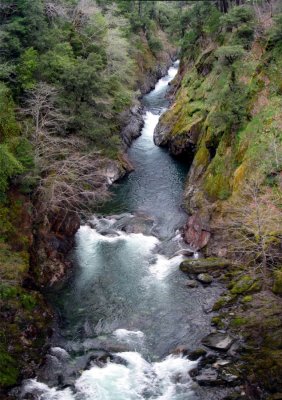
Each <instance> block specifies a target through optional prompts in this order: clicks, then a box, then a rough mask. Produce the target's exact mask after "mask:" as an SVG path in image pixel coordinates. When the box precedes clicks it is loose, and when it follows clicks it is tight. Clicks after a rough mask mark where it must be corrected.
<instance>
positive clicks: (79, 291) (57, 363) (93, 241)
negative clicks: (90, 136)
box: [18, 68, 224, 399]
mask: <svg viewBox="0 0 282 400" xmlns="http://www.w3.org/2000/svg"><path fill="white" fill-rule="evenodd" d="M175 73H176V69H175V68H174V70H173V69H171V74H170V72H169V74H168V76H167V77H165V78H163V79H161V80H160V81H159V83H158V84H157V85H156V88H155V91H153V92H152V93H151V94H150V95H148V96H147V97H146V98H145V101H144V103H145V104H144V106H145V107H150V111H149V110H148V109H147V111H146V114H145V118H144V121H145V125H144V128H143V131H142V136H141V137H140V138H139V139H137V140H136V141H135V142H134V143H133V146H132V147H131V148H130V150H129V157H130V158H131V160H132V161H133V163H134V165H135V166H136V168H135V171H134V172H133V173H132V174H130V175H129V176H128V177H127V178H126V180H125V181H123V182H121V183H120V184H118V187H116V188H115V192H116V204H113V203H110V205H108V208H110V209H111V210H112V211H114V212H115V213H117V212H118V214H119V215H117V214H115V215H110V216H108V217H100V218H98V219H97V218H94V219H92V221H91V220H90V222H89V224H88V225H85V226H82V227H81V228H80V230H79V232H78V234H77V240H76V249H75V252H74V255H73V257H74V258H73V262H75V264H76V268H75V273H74V276H73V277H72V278H71V280H70V281H69V282H68V283H67V284H66V285H65V287H63V288H60V290H59V291H58V293H57V294H56V292H51V293H50V295H49V299H50V301H52V302H53V305H54V307H55V308H56V309H57V310H58V311H59V315H60V318H59V320H58V326H57V330H56V333H55V334H54V335H53V338H52V340H51V343H50V345H51V346H52V347H51V350H50V352H49V353H48V355H47V358H46V364H45V365H43V367H42V368H41V370H40V371H39V372H38V376H39V381H41V382H38V383H36V381H27V382H26V383H25V384H24V385H23V387H22V389H21V394H20V396H22V398H25V396H27V395H29V396H32V394H33V396H38V395H39V394H40V393H41V395H44V396H45V397H46V398H47V399H49V398H52V396H58V397H59V398H73V396H74V395H75V396H80V395H81V396H83V393H86V392H85V391H87V392H89V393H92V391H94V392H97V391H98V392H99V391H100V390H102V391H103V392H104V391H105V393H107V395H108V396H112V397H113V398H115V399H116V398H117V396H121V397H120V398H122V399H124V398H130V399H131V398H135V397H134V396H140V395H141V396H144V398H150V396H153V397H154V396H164V395H165V396H168V397H167V398H173V399H175V398H179V399H182V398H183V396H186V397H185V398H187V396H189V398H191V399H193V398H198V397H197V394H196V390H195V388H194V387H193V385H194V384H193V381H192V379H191V377H190V376H189V375H188V371H189V370H190V369H192V368H194V367H195V366H196V364H197V362H196V361H192V360H189V359H188V358H186V357H184V358H183V354H181V352H180V353H174V354H173V355H170V356H168V354H169V353H170V352H173V351H174V349H175V348H176V347H177V346H179V345H185V346H186V348H187V346H188V347H189V348H191V349H196V348H198V347H199V346H200V343H201V339H202V337H203V336H204V335H205V334H208V333H209V332H210V326H209V323H210V318H211V316H207V314H206V310H207V309H210V308H211V307H212V304H213V303H214V302H215V300H216V298H217V297H218V295H219V294H220V293H221V292H222V287H221V286H220V285H218V284H217V283H216V282H214V283H213V284H211V285H209V286H205V285H203V286H202V285H200V286H199V287H198V288H195V289H193V290H192V292H191V291H190V295H189V290H188V289H187V287H186V281H187V278H186V277H185V275H184V274H182V272H180V271H179V270H178V265H179V263H180V261H181V260H182V259H183V258H184V256H183V255H181V254H178V253H179V251H180V252H183V251H184V252H189V248H187V247H186V246H185V243H184V242H183V239H182V237H181V235H180V234H179V232H178V229H179V228H180V227H181V226H182V225H183V223H184V221H185V219H186V215H185V213H183V212H182V211H181V199H182V188H183V184H184V180H185V176H186V173H187V168H188V167H189V166H187V165H185V164H184V165H183V164H182V163H181V162H179V161H177V160H175V161H173V160H172V159H171V157H170V156H169V155H168V154H167V153H166V152H164V151H163V150H161V149H160V148H158V147H156V146H154V144H153V131H154V128H155V126H156V124H157V121H158V118H159V113H160V112H162V111H163V109H164V107H167V106H168V101H167V100H166V99H165V97H164V96H165V93H166V88H167V84H168V81H169V80H171V79H172V78H173V77H174V76H175ZM161 96H162V97H161ZM184 167H185V168H184ZM157 168H158V169H157ZM158 171H159V172H158ZM149 172H150V173H149ZM152 172H153V175H152ZM142 182H143V183H142ZM171 185H173V186H171ZM173 187H174V189H173ZM168 188H170V190H168ZM156 189H157V190H156ZM172 189H173V190H172ZM156 196H157V197H156ZM121 199H122V200H123V201H121ZM128 200H130V201H128ZM160 204H161V205H162V208H160ZM163 209H165V210H166V214H165V215H164V213H163ZM105 211H106V210H103V213H104V212H105ZM121 211H123V212H124V211H126V214H122V213H121ZM104 215H105V213H104ZM187 296H188V297H187ZM70 299H72V300H73V301H71V302H70ZM133 350H134V352H133V353H132V351H133ZM107 359H110V360H112V362H110V363H106V364H104V363H105V362H106V360H107ZM70 360H72V362H71V364H70ZM102 365H104V368H102V370H101V369H100V368H99V367H101V366H102ZM80 370H84V372H83V373H82V375H81V372H79V371H80ZM80 375H81V376H80ZM177 376H179V378H177V379H176V377H177ZM110 380H111V382H112V383H111V384H110ZM120 380H122V381H123V382H124V384H123V386H122V387H121V386H120V385H119V383H118V382H119V381H120ZM134 382H135V384H134ZM153 382H155V383H153ZM46 384H47V385H50V386H56V389H55V388H53V389H50V388H48V386H47V385H46ZM66 386H67V388H66V389H64V388H65V387H66ZM149 388H150V389H149ZM148 390H149V392H148ZM198 390H204V389H199V388H198ZM222 390H223V392H224V389H222ZM222 390H220V392H222ZM94 392H93V393H94ZM101 393H102V392H101ZM209 393H210V394H209ZM223 394H224V393H222V395H223ZM18 395H19V393H18ZM93 395H94V394H93ZM210 395H211V397H209V396H210ZM128 396H129V397H128ZM132 396H133V397H132ZM176 396H177V397H176ZM195 396H196V397H195ZM207 396H208V397H207ZM212 396H214V393H212V391H210V392H209V390H208V391H206V392H205V398H215V397H212ZM110 398H111V397H110ZM200 398H201V397H200Z"/></svg>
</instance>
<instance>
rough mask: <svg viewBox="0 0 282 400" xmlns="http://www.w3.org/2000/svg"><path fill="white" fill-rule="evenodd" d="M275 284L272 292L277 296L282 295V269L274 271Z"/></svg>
mask: <svg viewBox="0 0 282 400" xmlns="http://www.w3.org/2000/svg"><path fill="white" fill-rule="evenodd" d="M273 275H274V282H273V287H272V291H273V293H275V294H280V295H282V268H279V269H277V270H276V271H274V274H273Z"/></svg>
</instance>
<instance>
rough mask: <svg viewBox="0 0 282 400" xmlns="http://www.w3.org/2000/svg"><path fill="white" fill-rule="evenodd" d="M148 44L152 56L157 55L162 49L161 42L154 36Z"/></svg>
mask: <svg viewBox="0 0 282 400" xmlns="http://www.w3.org/2000/svg"><path fill="white" fill-rule="evenodd" d="M148 44H149V47H150V49H151V51H152V53H153V54H157V53H158V52H160V51H162V49H163V45H162V42H161V40H160V39H159V38H157V37H156V36H151V37H150V39H149V40H148Z"/></svg>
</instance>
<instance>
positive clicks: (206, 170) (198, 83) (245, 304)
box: [161, 0, 282, 399]
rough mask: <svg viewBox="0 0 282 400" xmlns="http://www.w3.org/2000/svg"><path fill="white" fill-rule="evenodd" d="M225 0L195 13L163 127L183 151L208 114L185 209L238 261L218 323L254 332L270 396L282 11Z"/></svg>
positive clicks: (275, 376)
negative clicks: (198, 120)
mask: <svg viewBox="0 0 282 400" xmlns="http://www.w3.org/2000/svg"><path fill="white" fill-rule="evenodd" d="M218 3H220V5H221V6H220V7H219V8H220V10H218V8H217V5H218ZM218 3H217V4H216V3H215V2H204V1H203V2H195V3H194V4H193V5H191V9H192V10H190V11H189V10H187V15H186V18H185V21H186V25H185V34H184V36H183V40H182V64H181V65H182V71H183V79H182V82H181V85H180V88H179V89H178V91H177V93H176V97H175V102H174V104H173V106H172V107H171V108H170V109H169V110H168V111H167V113H166V114H165V115H163V116H162V118H161V124H163V125H164V127H163V128H164V129H163V131H164V132H167V135H166V138H165V140H166V142H167V143H168V145H169V144H170V140H171V141H172V142H173V143H180V148H181V146H182V147H184V146H183V144H185V143H186V141H187V137H188V135H189V134H191V124H192V123H193V121H194V117H195V115H196V117H198V118H201V123H200V124H199V125H198V128H199V134H198V137H197V141H196V143H195V153H194V154H193V151H194V149H191V154H189V158H188V157H187V159H188V162H190V160H191V157H192V158H193V163H192V167H191V169H190V172H189V175H188V179H187V190H186V199H185V206H186V209H187V211H188V212H189V214H190V215H191V214H192V215H197V216H200V217H201V218H202V221H204V224H206V221H209V227H210V231H211V233H212V235H211V239H210V241H209V243H208V244H207V246H206V247H205V248H204V249H203V250H202V251H203V252H206V255H207V256H209V255H210V254H218V255H222V254H224V256H226V257H227V258H228V259H231V260H232V261H233V264H232V265H231V266H230V268H229V270H228V271H227V272H226V271H223V273H222V274H221V276H220V279H221V280H222V281H223V282H226V283H227V285H228V290H227V291H226V292H225V293H223V294H222V296H221V297H220V298H219V299H218V300H217V301H216V302H215V304H214V306H213V311H219V310H220V312H221V314H220V315H219V316H215V317H213V318H212V324H213V325H214V326H216V327H218V328H224V329H226V328H228V327H229V329H230V330H231V333H232V332H233V333H235V336H236V334H238V336H240V337H243V338H244V340H245V342H246V343H247V346H249V347H248V348H247V349H244V350H243V353H244V356H243V360H244V361H245V363H244V366H243V369H244V372H243V375H244V376H245V377H246V376H247V377H248V379H250V381H252V382H253V383H254V384H255V385H257V386H258V387H260V388H261V390H262V391H266V392H268V393H272V395H271V396H270V395H269V397H268V395H267V394H265V398H269V399H270V398H275V397H276V395H277V396H278V397H279V395H278V393H279V394H280V393H281V392H282V382H281V372H280V373H279V370H280V371H281V366H282V357H281V333H282V331H281V315H282V307H281V293H282V289H281V288H282V285H281V282H282V280H281V261H282V258H281V240H282V230H281V227H282V208H281V205H282V201H281V199H282V186H281V171H282V158H281V154H282V119H281V109H282V97H281V95H282V81H281V68H282V47H281V38H282V36H281V32H282V18H281V14H279V13H281V11H282V9H281V5H280V4H278V3H279V2H271V1H270V2H267V1H264V0H261V1H258V2H252V1H249V2H242V1H240V2H237V4H234V3H235V2H232V1H221V2H218ZM238 3H239V4H240V5H238ZM270 3H271V4H270ZM270 5H272V8H271V7H270ZM207 10H209V11H208V12H207ZM218 11H220V13H219V15H218ZM191 15H193V21H191V20H190V19H189V18H190V16H191ZM212 15H213V16H214V17H213V18H212V19H210V18H209V16H212ZM185 21H184V20H183V21H182V23H183V24H184V23H185ZM211 22H212V25H211ZM195 104H197V107H195ZM194 109H196V111H195V113H194V112H193V110H194ZM176 139H177V140H176ZM186 269H187V267H186Z"/></svg>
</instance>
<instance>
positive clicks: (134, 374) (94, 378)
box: [21, 352, 196, 400]
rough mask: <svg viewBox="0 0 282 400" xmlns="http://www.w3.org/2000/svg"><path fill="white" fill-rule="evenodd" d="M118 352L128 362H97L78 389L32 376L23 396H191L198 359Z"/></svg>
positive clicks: (86, 399)
mask: <svg viewBox="0 0 282 400" xmlns="http://www.w3.org/2000/svg"><path fill="white" fill-rule="evenodd" d="M117 355H118V356H119V357H121V358H123V359H124V360H125V362H126V365H122V364H114V363H108V364H107V365H106V366H105V367H104V368H99V367H97V366H94V367H92V368H91V369H89V370H86V371H83V372H82V374H81V376H80V377H79V378H78V379H77V380H76V382H75V385H74V392H72V391H71V389H69V388H67V389H64V390H58V389H55V388H49V387H48V386H47V385H45V384H43V383H40V382H37V381H36V380H29V381H27V382H26V383H25V386H24V389H23V390H22V393H21V398H24V395H27V394H28V393H33V394H36V395H37V396H38V399H39V400H82V399H83V400H142V399H155V400H178V399H179V400H180V399H184V398H185V399H188V398H189V394H191V393H192V391H191V384H192V380H191V378H190V377H189V375H188V371H189V370H190V369H192V368H194V366H195V365H196V362H193V361H189V360H187V359H185V358H181V357H177V356H168V357H167V358H165V359H164V360H163V361H161V362H155V363H152V364H150V363H149V362H147V361H146V360H145V359H144V358H142V356H141V355H140V354H139V353H137V352H123V353H117ZM183 396H185V397H183Z"/></svg>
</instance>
